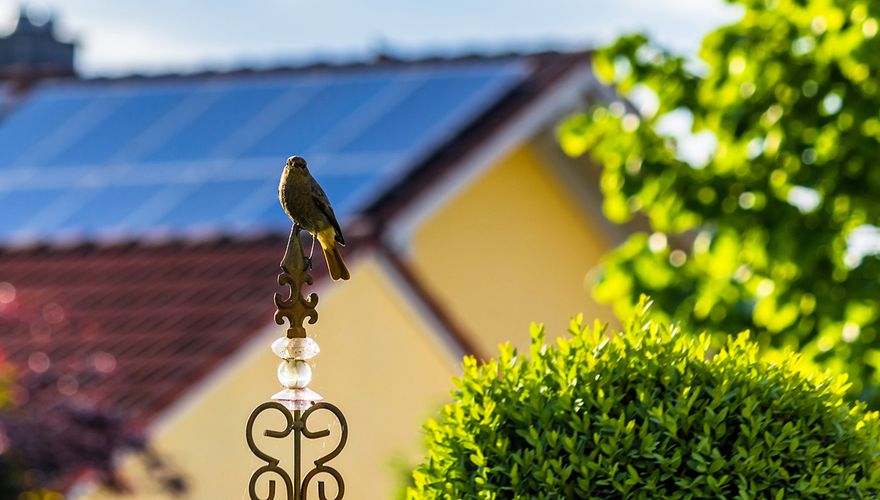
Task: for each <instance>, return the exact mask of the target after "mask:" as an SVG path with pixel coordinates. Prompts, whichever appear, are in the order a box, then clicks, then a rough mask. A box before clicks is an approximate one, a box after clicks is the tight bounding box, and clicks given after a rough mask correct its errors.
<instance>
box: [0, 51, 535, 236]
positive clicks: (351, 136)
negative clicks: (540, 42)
mask: <svg viewBox="0 0 880 500" xmlns="http://www.w3.org/2000/svg"><path fill="white" fill-rule="evenodd" d="M524 74H525V67H524V66H523V65H522V63H521V61H505V62H502V61H494V62H491V61H483V62H479V63H468V64H464V63H461V64H439V65H436V66H410V67H407V66H399V67H393V68H391V67H390V68H388V69H377V68H373V69H363V70H358V71H355V70H345V71H342V70H337V71H332V70H328V71H324V72H321V73H304V74H288V75H275V76H269V75H262V76H257V75H253V76H247V77H244V76H241V77H222V78H220V77H215V78H205V79H171V80H139V81H135V80H133V81H117V82H113V81H107V82H80V83H56V84H44V85H42V86H40V87H38V88H37V89H36V90H34V91H33V92H32V93H31V95H30V96H29V97H28V99H27V100H26V101H25V102H24V103H22V104H20V105H19V106H18V107H17V108H16V109H15V110H14V111H13V112H12V113H10V114H9V115H7V116H6V117H5V118H4V119H3V120H2V122H0V239H2V240H3V241H9V240H46V239H55V238H70V237H75V238H80V237H86V238H88V237H96V238H101V237H127V236H137V235H142V234H150V233H171V234H177V233H188V234H189V233H193V232H200V231H211V232H214V231H220V232H232V233H235V232H240V231H258V230H266V229H270V230H271V229H279V230H286V228H287V227H289V222H288V221H287V220H286V217H285V216H284V213H283V212H282V211H281V209H280V207H279V205H278V201H277V186H278V178H279V176H280V173H281V168H282V167H283V164H284V161H285V159H286V158H287V157H288V156H290V155H292V154H299V155H301V156H304V157H305V158H307V159H308V160H309V165H310V169H311V171H312V173H313V175H315V177H316V178H318V180H319V182H321V184H322V185H323V186H324V188H325V190H326V191H327V193H328V195H329V196H330V198H331V200H332V201H333V204H334V207H335V208H336V212H337V215H339V216H340V217H341V218H345V216H346V215H350V214H353V213H356V211H357V210H358V209H359V208H360V207H362V206H363V204H364V203H367V202H369V201H370V200H371V199H373V198H374V197H375V196H377V195H378V194H379V193H380V192H381V190H382V188H383V187H384V186H388V185H389V184H390V183H391V182H393V181H394V180H395V179H396V178H398V177H399V176H400V175H402V174H404V173H405V172H406V171H407V169H409V168H412V167H413V166H414V165H416V164H417V163H418V162H419V161H420V160H422V159H424V158H425V156H426V155H427V154H429V153H431V152H432V151H433V150H434V149H436V148H437V147H438V146H439V145H441V144H443V143H444V141H446V140H448V139H449V138H450V137H451V136H452V135H453V134H455V133H457V132H458V131H460V130H461V128H462V127H463V126H465V125H466V124H467V123H470V122H471V121H472V120H473V119H475V118H476V117H477V116H479V114H481V113H482V112H484V111H485V110H486V109H487V108H488V107H489V106H491V105H493V104H494V103H496V102H497V101H498V100H499V99H500V98H501V97H502V96H503V95H505V94H506V93H507V92H508V91H509V90H510V89H511V88H512V87H513V86H514V85H515V84H516V83H518V82H519V81H521V79H522V77H523V76H524Z"/></svg>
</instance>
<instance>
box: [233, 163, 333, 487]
mask: <svg viewBox="0 0 880 500" xmlns="http://www.w3.org/2000/svg"><path fill="white" fill-rule="evenodd" d="M295 158H298V157H291V159H289V160H288V165H287V167H286V168H285V175H284V176H282V181H281V186H280V188H279V195H280V197H281V201H282V205H283V206H285V211H287V212H288V215H291V213H290V211H289V210H287V208H288V207H287V205H285V199H284V188H285V181H286V179H287V169H288V168H290V167H291V165H292V164H294V163H296V162H294V159H295ZM299 160H301V159H299ZM304 164H305V161H304V160H303V165H304ZM302 168H305V167H304V166H303V167H302ZM315 185H316V186H317V184H315ZM318 190H320V187H318ZM321 193H322V194H323V191H321ZM288 194H290V193H288ZM327 207H328V208H329V203H328V204H327ZM330 213H331V215H332V209H331V212H330ZM291 216H292V215H291ZM292 217H293V216H292ZM333 222H334V223H335V218H333ZM302 229H303V228H302V227H301V226H300V225H299V224H297V223H296V222H295V223H294V225H293V227H292V228H291V229H290V237H289V238H288V241H287V251H286V252H285V253H284V258H283V259H282V260H281V274H279V275H278V284H279V285H281V286H287V287H288V288H289V294H288V296H287V297H286V298H285V297H283V296H282V295H281V294H279V293H276V294H275V306H276V307H277V311H276V312H275V322H276V323H278V324H279V325H283V324H284V320H285V319H286V320H287V323H288V328H287V332H286V335H285V336H284V337H281V338H279V339H277V340H276V341H275V342H273V343H272V352H274V353H275V354H276V355H277V356H278V357H279V358H281V364H280V365H279V366H278V381H279V382H281V385H282V389H281V390H280V391H278V392H277V393H275V394H274V395H273V396H272V397H271V399H272V400H271V401H268V402H266V403H263V404H261V405H259V406H258V407H257V408H255V409H254V411H253V412H252V413H251V415H250V418H249V419H248V422H247V429H246V438H247V444H248V447H249V448H250V450H251V452H252V453H253V454H254V455H256V456H257V457H258V458H259V459H260V460H262V461H264V462H265V465H263V466H261V467H259V468H258V469H257V470H255V471H254V472H253V474H252V475H251V479H250V482H249V484H248V493H249V495H250V498H251V499H252V500H274V499H275V498H276V496H275V494H276V480H277V479H278V478H280V480H281V481H282V482H283V483H284V488H285V491H286V495H285V496H284V497H280V498H287V499H288V500H305V499H306V498H307V497H308V492H309V486H310V484H311V483H312V481H313V480H315V481H317V490H318V498H319V499H320V500H328V499H327V496H326V488H325V481H324V480H321V479H317V478H318V476H319V475H320V474H325V475H326V476H329V477H331V478H333V480H334V483H335V485H336V495H335V496H334V497H333V498H334V500H340V499H341V498H342V497H343V495H344V493H345V483H344V482H343V479H342V475H341V474H340V473H339V471H337V470H336V469H334V468H333V467H331V466H329V465H327V464H328V462H330V461H331V460H332V459H333V458H335V457H336V456H338V455H339V453H341V451H342V448H343V447H344V446H345V443H346V441H347V440H348V423H347V422H346V420H345V416H344V415H343V414H342V412H341V411H340V410H339V408H337V407H336V406H334V405H332V404H330V403H328V402H326V401H323V399H324V398H323V397H321V395H320V394H318V393H317V392H315V391H313V390H311V389H309V387H308V385H309V383H310V382H311V379H312V367H311V360H312V359H313V358H314V357H315V356H317V355H318V353H319V352H320V349H319V348H318V344H317V343H316V342H315V341H314V340H313V339H311V338H309V337H308V336H306V330H305V327H304V326H303V323H304V322H305V321H306V320H308V323H309V324H315V322H317V321H318V312H317V311H316V310H315V307H316V306H317V305H318V295H317V294H315V293H311V294H309V296H308V297H305V296H303V287H304V286H306V285H311V284H312V275H311V274H310V269H311V261H310V259H309V258H308V257H306V256H305V254H304V253H303V248H302V243H301V242H300V233H301V231H302ZM336 230H337V231H338V225H337V226H336ZM339 238H340V239H341V232H340V234H339ZM323 243H324V242H323V241H322V244H323ZM340 262H341V258H340ZM343 268H344V264H343ZM347 273H348V271H347V269H346V270H345V278H344V279H347ZM272 411H274V412H278V413H281V415H282V416H283V417H284V427H283V428H280V429H267V430H265V431H264V432H263V435H264V436H266V437H269V438H274V439H284V438H287V437H288V436H291V434H292V435H293V446H294V454H293V460H294V464H293V477H292V478H291V476H290V475H289V474H288V473H287V471H286V470H284V469H283V468H282V467H279V463H280V460H279V459H278V458H275V457H273V456H271V455H269V454H267V453H266V452H264V451H262V450H261V449H260V448H259V447H258V446H257V443H256V441H255V440H254V426H255V425H256V422H257V418H258V417H259V416H260V415H261V414H262V413H263V412H272ZM322 411H323V412H326V413H328V414H329V415H330V416H332V417H333V418H334V419H335V420H336V422H337V423H338V424H339V429H340V431H339V440H338V442H337V444H336V446H335V447H333V448H332V449H331V451H330V452H329V453H326V454H324V455H323V456H322V457H320V458H318V459H317V460H314V461H313V462H314V464H315V466H314V468H312V469H311V470H309V471H308V472H306V474H305V476H303V475H302V438H303V437H305V438H306V439H310V440H311V439H324V438H327V437H330V434H331V433H330V430H329V429H323V430H311V429H309V427H308V421H309V417H310V416H312V415H313V414H315V413H316V412H322ZM334 427H335V426H334ZM264 475H267V478H268V490H269V491H268V495H267V496H260V495H258V494H257V488H258V485H257V483H258V481H259V480H260V478H261V477H263V476H264Z"/></svg>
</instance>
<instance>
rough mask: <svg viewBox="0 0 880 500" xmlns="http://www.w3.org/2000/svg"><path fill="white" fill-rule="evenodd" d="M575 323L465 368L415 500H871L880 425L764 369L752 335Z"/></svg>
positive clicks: (434, 424)
mask: <svg viewBox="0 0 880 500" xmlns="http://www.w3.org/2000/svg"><path fill="white" fill-rule="evenodd" d="M648 309H649V304H647V303H646V301H645V300H644V299H643V301H642V303H641V304H640V305H639V307H637V308H636V310H637V313H636V315H635V317H634V318H632V320H631V321H630V322H629V323H628V324H627V325H626V327H625V328H624V330H623V331H622V332H615V333H613V334H611V335H607V334H606V331H605V328H603V327H600V326H599V325H598V324H595V325H594V327H593V328H588V327H587V326H585V325H584V323H583V321H582V319H581V318H578V319H576V320H573V321H572V324H571V329H570V331H571V337H570V338H565V339H559V340H558V341H557V342H556V344H555V345H551V346H546V345H544V333H543V329H542V328H541V327H540V326H533V328H532V346H531V353H530V354H531V355H530V356H529V357H525V356H521V355H519V354H518V353H517V352H516V351H515V350H514V349H512V348H511V347H510V345H506V346H502V348H501V355H500V358H499V359H498V360H492V361H489V362H488V363H485V364H482V365H478V363H477V362H476V361H475V360H474V359H473V358H466V359H465V362H464V375H463V376H462V377H461V378H460V379H457V380H456V381H455V382H456V387H457V389H456V390H455V391H454V393H453V394H454V397H455V401H454V402H453V403H451V404H449V405H447V406H446V407H445V408H444V410H443V412H442V416H441V417H440V418H439V419H438V420H432V421H430V422H429V423H428V424H427V425H426V431H427V435H428V452H427V458H426V459H425V461H424V463H423V464H422V465H420V466H419V467H418V468H417V469H416V470H415V472H414V473H413V486H411V487H410V488H409V490H408V492H407V496H408V497H409V498H419V499H422V498H447V499H462V498H514V497H522V498H618V497H625V498H777V499H781V498H786V499H787V498H816V497H822V498H848V499H849V498H878V497H880V425H878V415H877V413H876V412H868V411H867V410H866V407H865V405H864V404H863V403H855V404H850V403H848V402H846V400H845V399H844V393H845V391H846V383H845V380H844V379H843V378H842V377H832V376H830V375H828V374H819V373H811V372H810V371H809V368H808V367H807V366H806V365H805V364H804V363H803V362H802V361H801V359H800V358H799V357H798V356H797V355H795V354H786V355H783V356H780V357H779V359H778V360H777V361H774V362H771V361H769V360H767V359H762V358H759V356H758V354H757V347H756V346H755V345H753V344H752V343H751V342H749V340H748V335H747V334H740V335H739V336H738V337H736V338H731V340H730V341H728V343H727V345H726V346H725V347H724V348H723V349H722V350H721V351H720V352H717V353H712V352H711V351H710V347H709V346H710V342H709V339H708V337H706V336H691V335H687V334H685V333H684V332H680V331H678V330H677V328H676V327H674V326H668V325H666V324H662V323H658V322H656V321H651V320H650V319H649V314H648Z"/></svg>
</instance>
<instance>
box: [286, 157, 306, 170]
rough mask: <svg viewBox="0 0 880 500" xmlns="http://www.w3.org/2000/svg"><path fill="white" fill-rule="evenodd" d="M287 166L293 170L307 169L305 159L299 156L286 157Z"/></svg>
mask: <svg viewBox="0 0 880 500" xmlns="http://www.w3.org/2000/svg"><path fill="white" fill-rule="evenodd" d="M287 168H290V169H295V170H307V168H306V160H305V158H303V157H301V156H291V157H290V158H288V159H287Z"/></svg>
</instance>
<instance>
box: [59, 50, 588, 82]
mask: <svg viewBox="0 0 880 500" xmlns="http://www.w3.org/2000/svg"><path fill="white" fill-rule="evenodd" d="M592 52H593V50H592V49H591V48H588V47H583V48H579V49H572V50H563V49H546V50H538V51H520V50H502V51H497V52H480V51H471V52H466V53H448V54H440V53H438V54H434V55H413V56H407V55H402V54H393V53H377V54H373V55H370V56H368V57H364V58H357V57H354V58H351V59H349V60H341V59H340V60H333V59H332V58H328V59H326V60H311V61H303V62H300V63H296V62H293V63H289V64H285V63H278V64H274V65H268V66H263V67H261V66H259V65H257V64H253V65H248V63H247V62H244V63H242V64H241V65H240V66H238V67H233V68H231V69H211V68H207V69H203V70H197V71H192V72H176V71H170V72H161V73H131V74H124V75H107V76H94V77H78V76H72V77H69V78H68V77H64V76H62V77H60V78H47V80H63V81H71V80H74V81H77V82H81V83H107V82H131V81H149V82H155V81H163V80H197V79H203V78H226V77H230V78H232V77H240V76H255V75H260V76H266V75H295V74H307V73H312V72H318V71H339V72H345V71H355V70H381V69H388V68H395V67H404V66H407V67H413V66H429V65H433V64H444V65H445V64H463V63H472V62H473V63H476V62H483V63H485V62H487V61H505V60H513V59H541V58H553V57H571V56H578V57H580V56H583V55H587V54H591V53H592Z"/></svg>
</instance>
